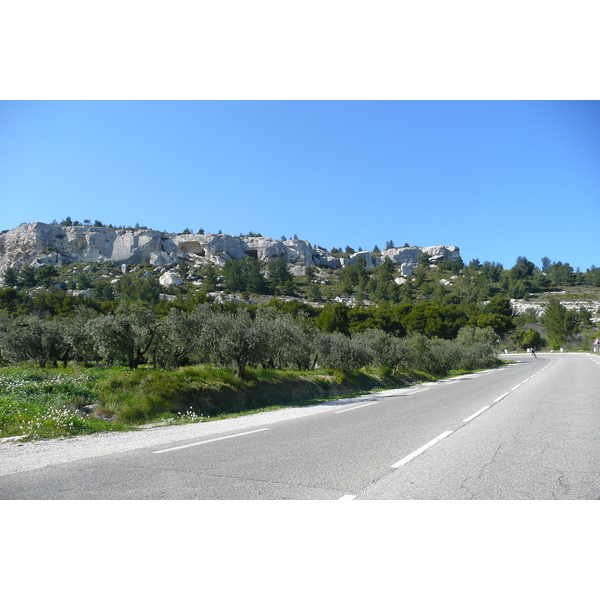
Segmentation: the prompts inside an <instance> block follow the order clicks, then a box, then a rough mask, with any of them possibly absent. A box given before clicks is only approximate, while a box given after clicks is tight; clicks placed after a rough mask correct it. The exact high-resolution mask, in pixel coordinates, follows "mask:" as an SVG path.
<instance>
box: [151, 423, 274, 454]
mask: <svg viewBox="0 0 600 600" xmlns="http://www.w3.org/2000/svg"><path fill="white" fill-rule="evenodd" d="M268 429H269V428H268V427H265V428H264V429H255V430H254V431H245V432H244V433H234V434H233V435H226V436H223V437H220V438H214V439H212V440H204V441H202V442H194V443H193V444H186V445H185V446H176V447H175V448H166V449H165V450H155V451H154V452H153V453H152V454H162V453H163V452H173V450H182V449H183V448H191V447H192V446H200V444H210V443H211V442H219V441H220V440H227V439H229V438H234V437H239V436H241V435H250V434H251V433H258V432H259V431H267V430H268Z"/></svg>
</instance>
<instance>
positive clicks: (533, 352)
mask: <svg viewBox="0 0 600 600" xmlns="http://www.w3.org/2000/svg"><path fill="white" fill-rule="evenodd" d="M531 354H533V358H537V356H536V354H535V348H532V349H531Z"/></svg>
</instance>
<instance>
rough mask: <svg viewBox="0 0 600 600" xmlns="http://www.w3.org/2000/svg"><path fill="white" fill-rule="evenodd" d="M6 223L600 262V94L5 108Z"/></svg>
mask: <svg viewBox="0 0 600 600" xmlns="http://www.w3.org/2000/svg"><path fill="white" fill-rule="evenodd" d="M0 203H1V209H2V210H1V213H0V229H11V228H13V227H16V226H18V225H19V224H21V223H23V222H32V221H43V222H51V221H52V220H53V219H57V220H58V221H60V220H62V219H64V218H65V217H67V216H70V217H71V218H72V219H73V220H75V219H77V220H79V221H83V220H84V219H91V220H92V221H93V220H95V219H99V220H100V221H102V222H104V223H107V224H108V223H112V224H114V225H134V224H136V223H140V224H141V225H146V226H148V227H151V228H154V229H159V230H166V231H168V232H181V231H182V230H183V229H184V228H186V227H188V228H190V229H191V230H193V231H194V232H196V231H197V230H198V229H199V228H200V227H202V228H204V229H205V230H206V232H207V233H208V232H213V233H216V232H217V231H218V230H222V231H223V233H228V234H231V235H239V234H240V233H244V234H245V233H247V232H249V231H254V232H257V233H261V234H262V235H265V236H269V237H273V238H280V237H281V236H283V235H285V236H286V237H288V238H289V237H292V236H293V235H294V234H297V235H298V237H299V238H300V239H306V240H308V241H309V242H311V243H312V244H314V245H320V246H323V247H325V248H327V249H328V250H330V249H331V247H332V246H338V247H339V246H343V247H345V246H346V245H349V246H351V247H353V248H354V249H355V250H358V248H359V246H360V247H362V248H363V249H365V250H371V249H372V248H373V247H374V245H375V244H377V245H378V246H379V247H380V248H383V247H384V246H385V243H386V242H387V241H388V240H392V241H393V242H394V243H395V245H397V246H401V245H403V244H404V243H408V244H410V245H418V246H430V245H436V244H443V245H456V246H458V247H459V248H460V249H461V254H462V256H463V259H464V260H465V261H466V262H468V261H469V260H471V259H473V258H479V259H480V260H481V261H485V260H489V261H496V262H501V263H502V264H503V265H504V266H505V268H510V267H511V266H513V264H514V263H515V260H516V258H517V257H518V256H526V257H527V258H528V259H529V260H532V261H533V262H534V263H536V264H538V265H539V264H540V262H541V258H542V257H544V256H548V257H550V259H551V260H553V261H559V260H560V261H562V262H569V263H570V264H571V265H572V266H573V267H575V268H576V267H580V268H581V269H582V270H584V271H585V269H586V268H589V267H590V266H591V265H592V264H596V266H600V251H599V246H598V242H597V240H598V225H599V223H600V220H599V214H600V210H599V209H600V102H594V101H581V102H577V101H114V102H110V101H31V102H28V101H4V102H1V103H0Z"/></svg>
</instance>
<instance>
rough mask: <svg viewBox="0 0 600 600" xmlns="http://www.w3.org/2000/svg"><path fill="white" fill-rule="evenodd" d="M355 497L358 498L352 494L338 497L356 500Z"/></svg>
mask: <svg viewBox="0 0 600 600" xmlns="http://www.w3.org/2000/svg"><path fill="white" fill-rule="evenodd" d="M354 498H356V496H352V495H351V494H346V495H345V496H342V497H341V498H338V500H354Z"/></svg>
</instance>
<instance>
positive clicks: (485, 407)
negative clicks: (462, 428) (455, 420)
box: [463, 406, 489, 423]
mask: <svg viewBox="0 0 600 600" xmlns="http://www.w3.org/2000/svg"><path fill="white" fill-rule="evenodd" d="M488 408H489V406H484V407H483V408H480V409H479V410H478V411H477V412H476V413H473V414H472V415H471V416H470V417H467V418H466V419H463V423H468V422H469V421H472V420H473V419H474V418H475V417H478V416H479V415H480V414H481V413H482V412H484V411H486V410H487V409H488Z"/></svg>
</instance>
